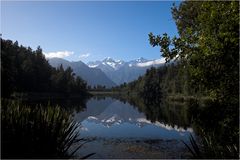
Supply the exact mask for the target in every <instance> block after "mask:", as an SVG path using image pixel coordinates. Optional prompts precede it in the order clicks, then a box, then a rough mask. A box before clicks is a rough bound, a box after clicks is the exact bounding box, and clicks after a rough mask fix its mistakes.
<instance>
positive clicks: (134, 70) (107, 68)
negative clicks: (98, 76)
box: [87, 57, 165, 84]
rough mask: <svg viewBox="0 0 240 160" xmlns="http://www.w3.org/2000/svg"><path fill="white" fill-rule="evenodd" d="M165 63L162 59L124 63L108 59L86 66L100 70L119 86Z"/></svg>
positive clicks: (143, 59) (136, 60)
mask: <svg viewBox="0 0 240 160" xmlns="http://www.w3.org/2000/svg"><path fill="white" fill-rule="evenodd" d="M164 63H165V60H164V59H156V60H147V59H145V58H142V57H140V58H138V59H135V60H131V61H128V62H125V61H123V60H114V59H112V58H110V57H107V58H105V59H104V60H102V61H95V62H89V63H87V65H88V66H89V67H90V68H99V69H101V70H102V71H103V72H104V73H105V74H106V75H107V76H108V77H109V78H110V79H111V80H112V81H113V82H115V83H116V84H121V83H124V82H130V81H133V80H135V79H137V78H138V77H139V76H141V75H143V74H144V73H145V72H146V70H147V69H148V68H150V67H152V66H153V67H158V66H160V65H163V64H164Z"/></svg>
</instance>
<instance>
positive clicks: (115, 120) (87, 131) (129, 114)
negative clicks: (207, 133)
mask: <svg viewBox="0 0 240 160" xmlns="http://www.w3.org/2000/svg"><path fill="white" fill-rule="evenodd" d="M138 103H139V101H138ZM131 104H132V103H131ZM131 104H130V103H128V102H126V101H125V102H123V101H120V100H118V99H113V98H110V97H106V98H102V99H101V98H100V99H99V98H96V97H94V98H91V99H90V100H89V101H88V102H87V104H86V108H85V109H84V110H83V111H82V112H75V113H74V119H75V120H76V121H77V122H80V123H81V128H80V130H81V131H80V133H81V134H80V135H81V138H83V137H84V138H90V139H91V138H95V142H89V144H87V145H86V147H85V149H86V153H87V151H89V152H93V150H94V147H96V146H99V147H100V148H101V149H100V148H99V147H98V149H96V148H95V150H94V151H95V152H97V153H96V155H95V157H93V158H147V157H148V156H150V157H151V154H150V155H149V154H146V157H145V156H140V157H139V156H134V157H129V156H128V155H127V153H126V156H123V157H118V156H119V154H120V151H119V150H121V148H120V149H119V148H116V149H117V150H118V152H119V153H118V152H117V151H114V152H115V155H114V153H112V151H111V150H109V149H107V148H108V147H109V145H110V146H112V147H110V148H114V147H116V146H114V143H116V141H118V142H119V141H120V142H124V143H125V142H126V141H128V142H127V146H129V145H130V146H131V144H132V145H134V144H135V142H136V141H137V142H143V141H144V142H146V141H148V142H149V141H151V140H153V141H152V142H154V143H155V142H159V143H155V145H158V146H161V145H162V144H163V142H169V143H168V144H167V145H168V147H170V148H169V149H167V148H166V146H165V150H167V152H171V149H173V148H171V145H175V146H174V147H177V146H178V147H179V148H177V149H176V148H175V149H173V152H176V150H178V149H180V150H184V145H182V142H181V141H180V140H184V141H188V137H189V134H190V133H191V134H193V135H194V133H193V129H192V128H191V127H190V124H188V123H187V122H186V115H185V113H184V114H183V112H184V111H179V109H180V110H181V107H183V106H177V107H176V106H162V107H161V108H162V109H163V110H162V113H161V114H159V115H160V116H161V117H158V119H159V120H156V117H155V118H154V117H153V119H150V118H149V114H148V113H144V110H145V111H146V108H148V107H149V106H145V107H146V108H145V109H144V104H141V106H136V105H131ZM155 107H156V109H157V108H158V109H159V106H155ZM164 107H169V108H171V109H170V110H166V108H164ZM174 107H176V108H175V109H174V110H176V111H177V112H178V113H173V108H174ZM183 110H184V109H183ZM157 112H161V111H160V110H158V111H157ZM169 112H171V113H169ZM146 114H147V116H146ZM163 114H166V115H163ZM169 116H178V117H171V118H169ZM147 117H148V118H147ZM164 118H165V119H164ZM171 120H172V121H171ZM176 120H177V121H180V122H176V123H175V122H174V121H176ZM169 121H171V123H169V124H168V123H167V122H169ZM181 121H184V122H181ZM179 124H180V125H179ZM181 124H182V126H181ZM100 140H104V142H103V141H102V142H100ZM132 140H135V141H132ZM106 141H111V142H109V143H106ZM120 142H119V143H120ZM160 142H161V143H160ZM170 142H171V143H173V144H171V143H170ZM101 143H102V144H101ZM106 144H108V145H107V146H106ZM120 144H121V145H123V144H122V143H120ZM121 145H119V144H118V146H121ZM149 145H150V146H151V147H152V144H149ZM123 146H124V145H123ZM137 146H144V145H142V144H140V145H137ZM125 147H126V146H125ZM148 147H149V146H148ZM104 148H105V150H104ZM107 150H108V151H107ZM103 152H104V154H103ZM105 152H106V153H105ZM161 152H162V151H161ZM81 153H84V149H81V150H80V151H79V154H81ZM124 153H125V152H124ZM124 153H122V152H121V154H123V155H124ZM175 154H176V153H175ZM100 155H101V156H100ZM117 155H118V156H117ZM167 157H168V156H167V155H164V156H160V157H159V156H156V154H155V156H154V157H152V158H167ZM170 157H171V156H170ZM175 158H180V157H179V156H176V157H175Z"/></svg>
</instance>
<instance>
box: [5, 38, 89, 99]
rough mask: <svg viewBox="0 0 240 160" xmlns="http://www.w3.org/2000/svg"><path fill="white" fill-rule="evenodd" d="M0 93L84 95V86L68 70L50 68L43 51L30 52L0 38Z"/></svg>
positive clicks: (39, 49)
mask: <svg viewBox="0 0 240 160" xmlns="http://www.w3.org/2000/svg"><path fill="white" fill-rule="evenodd" d="M1 76H2V81H1V87H2V89H1V94H2V96H3V97H8V96H10V95H11V94H12V93H13V92H58V93H64V94H69V93H79V94H81V95H86V93H87V92H86V87H87V84H86V82H85V81H83V80H82V79H81V78H80V77H78V76H75V74H74V73H73V70H72V69H71V68H70V67H69V68H67V69H66V70H64V69H63V67H62V66H60V67H59V68H57V69H56V68H53V67H51V66H50V65H49V63H48V61H47V60H46V59H45V57H44V55H43V53H42V49H41V48H40V47H38V48H37V50H35V51H34V50H32V49H31V48H30V47H28V48H26V47H23V46H22V45H20V46H19V45H18V42H17V41H16V42H14V43H13V42H12V41H11V40H3V39H1Z"/></svg>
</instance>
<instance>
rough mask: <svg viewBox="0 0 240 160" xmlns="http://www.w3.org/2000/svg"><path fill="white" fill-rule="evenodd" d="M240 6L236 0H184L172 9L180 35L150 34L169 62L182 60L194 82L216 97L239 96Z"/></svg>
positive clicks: (152, 42) (220, 98) (153, 42)
mask: <svg viewBox="0 0 240 160" xmlns="http://www.w3.org/2000/svg"><path fill="white" fill-rule="evenodd" d="M238 8H239V4H238V2H236V1H231V2H230V1H229V2H217V1H216V2H193V1H184V2H182V3H181V4H180V5H179V7H177V6H174V7H173V9H172V13H173V18H174V19H175V21H176V25H177V28H178V31H179V36H180V37H178V38H177V37H174V38H173V39H171V38H170V37H169V36H168V35H167V34H163V36H160V35H158V36H154V35H153V34H152V33H150V34H149V41H150V44H151V45H152V46H160V47H161V52H162V56H163V57H165V58H166V60H167V61H168V62H169V61H171V60H173V59H180V60H181V61H182V63H183V64H184V65H186V66H187V67H188V68H189V71H190V75H191V80H192V84H193V85H202V86H203V87H204V88H205V89H206V90H207V91H208V94H209V95H210V96H211V97H212V98H213V99H218V100H221V101H224V100H226V101H229V99H228V98H230V97H231V100H233V97H234V98H238V88H237V87H236V86H238V77H239V73H238V68H239V53H238V49H239V13H238V11H239V9H238ZM229 95H231V96H229ZM226 96H228V97H226ZM235 101H236V103H238V100H236V99H235Z"/></svg>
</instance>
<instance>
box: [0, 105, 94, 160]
mask: <svg viewBox="0 0 240 160" xmlns="http://www.w3.org/2000/svg"><path fill="white" fill-rule="evenodd" d="M1 104H2V108H1V111H2V113H1V114H2V115H1V129H2V135H1V136H2V137H1V140H2V142H1V144H2V146H1V147H2V152H1V153H2V158H72V157H73V155H74V153H75V152H76V151H77V150H78V149H79V148H80V147H81V146H82V145H83V144H84V143H86V142H87V141H86V140H84V139H82V138H79V130H78V127H79V126H80V124H79V123H76V122H74V121H73V119H72V117H71V116H70V114H69V112H67V111H65V110H64V109H62V108H60V107H59V106H55V107H52V106H50V105H48V106H41V105H38V106H35V107H33V106H31V107H30V106H26V105H23V104H21V103H20V102H17V101H9V100H2V101H1ZM72 145H78V147H76V148H75V149H74V150H71V146H72ZM90 155H91V154H89V155H87V156H85V157H82V158H87V157H88V156H90Z"/></svg>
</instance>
